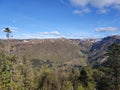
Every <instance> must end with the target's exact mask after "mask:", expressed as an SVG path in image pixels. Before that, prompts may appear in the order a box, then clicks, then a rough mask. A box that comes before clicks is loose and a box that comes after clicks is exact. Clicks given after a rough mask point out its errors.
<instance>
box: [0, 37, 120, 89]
mask: <svg viewBox="0 0 120 90" xmlns="http://www.w3.org/2000/svg"><path fill="white" fill-rule="evenodd" d="M119 41H120V38H119V36H110V37H106V38H103V39H101V40H99V41H98V40H97V39H87V40H75V39H71V40H69V39H65V38H60V39H41V40H40V39H26V40H25V39H24V40H17V39H9V37H7V39H5V40H3V39H1V40H0V90H95V89H96V90H120V87H119V85H120V79H119V78H120V45H119ZM103 57H104V60H103Z"/></svg>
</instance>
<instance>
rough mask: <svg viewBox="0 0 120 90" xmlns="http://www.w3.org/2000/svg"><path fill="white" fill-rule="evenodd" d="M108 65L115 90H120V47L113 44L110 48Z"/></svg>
mask: <svg viewBox="0 0 120 90" xmlns="http://www.w3.org/2000/svg"><path fill="white" fill-rule="evenodd" d="M107 56H108V59H107V60H108V64H107V65H106V66H107V67H108V68H109V70H110V72H111V77H112V81H113V84H114V90H120V87H119V85H120V45H119V44H115V43H114V44H112V45H111V46H110V47H109V48H108V53H107Z"/></svg>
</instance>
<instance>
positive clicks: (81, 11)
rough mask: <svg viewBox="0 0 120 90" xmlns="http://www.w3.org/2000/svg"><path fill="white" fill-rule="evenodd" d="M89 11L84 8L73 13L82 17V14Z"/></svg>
mask: <svg viewBox="0 0 120 90" xmlns="http://www.w3.org/2000/svg"><path fill="white" fill-rule="evenodd" d="M90 12H91V11H90V9H89V8H84V9H81V10H78V9H76V10H74V11H73V13H74V14H77V15H83V14H84V13H90Z"/></svg>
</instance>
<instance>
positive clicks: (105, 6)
mask: <svg viewBox="0 0 120 90" xmlns="http://www.w3.org/2000/svg"><path fill="white" fill-rule="evenodd" d="M6 27H9V28H10V29H11V30H12V31H13V33H12V34H13V38H21V39H22V38H60V37H65V38H102V37H105V36H109V35H116V34H117V35H119V34H120V0H0V38H5V33H3V32H2V31H3V30H4V28H6Z"/></svg>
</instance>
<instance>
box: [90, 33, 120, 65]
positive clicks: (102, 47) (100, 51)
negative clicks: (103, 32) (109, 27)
mask: <svg viewBox="0 0 120 90" xmlns="http://www.w3.org/2000/svg"><path fill="white" fill-rule="evenodd" d="M113 43H118V44H120V36H119V35H114V36H108V37H105V38H103V39H101V40H100V41H97V42H95V43H94V44H93V45H92V46H91V48H90V50H89V52H90V54H89V58H88V61H89V63H90V64H92V65H94V64H96V63H103V62H105V61H106V57H105V55H104V54H105V53H106V51H107V50H108V47H109V46H110V45H111V44H113Z"/></svg>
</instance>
